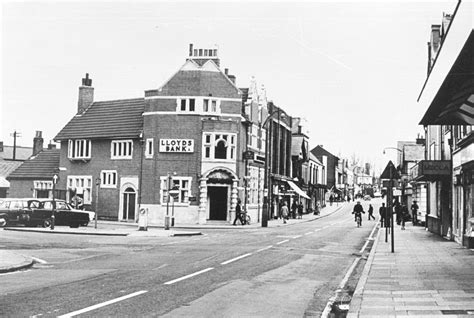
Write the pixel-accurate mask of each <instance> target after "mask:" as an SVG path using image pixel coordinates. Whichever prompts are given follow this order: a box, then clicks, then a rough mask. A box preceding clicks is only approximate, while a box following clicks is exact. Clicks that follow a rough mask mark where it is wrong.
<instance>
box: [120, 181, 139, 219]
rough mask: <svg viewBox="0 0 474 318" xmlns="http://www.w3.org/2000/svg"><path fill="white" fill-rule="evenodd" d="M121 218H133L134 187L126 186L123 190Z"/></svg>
mask: <svg viewBox="0 0 474 318" xmlns="http://www.w3.org/2000/svg"><path fill="white" fill-rule="evenodd" d="M122 195H123V200H122V202H123V203H122V220H125V221H134V220H135V207H136V205H137V193H136V191H135V189H133V188H131V187H128V188H126V189H125V191H123V194H122Z"/></svg>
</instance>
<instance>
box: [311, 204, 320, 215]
mask: <svg viewBox="0 0 474 318" xmlns="http://www.w3.org/2000/svg"><path fill="white" fill-rule="evenodd" d="M319 210H320V208H319V202H316V205H315V206H314V212H313V215H319Z"/></svg>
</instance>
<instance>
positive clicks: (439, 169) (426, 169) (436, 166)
mask: <svg viewBox="0 0 474 318" xmlns="http://www.w3.org/2000/svg"><path fill="white" fill-rule="evenodd" d="M421 171H422V173H421V174H423V175H436V176H449V175H451V162H450V161H447V160H425V161H422V162H421Z"/></svg>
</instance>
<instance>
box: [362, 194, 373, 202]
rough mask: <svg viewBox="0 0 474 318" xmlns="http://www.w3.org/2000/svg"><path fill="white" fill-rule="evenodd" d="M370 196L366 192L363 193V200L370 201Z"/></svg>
mask: <svg viewBox="0 0 474 318" xmlns="http://www.w3.org/2000/svg"><path fill="white" fill-rule="evenodd" d="M371 199H372V197H371V196H370V195H368V194H366V195H364V201H370V200H371Z"/></svg>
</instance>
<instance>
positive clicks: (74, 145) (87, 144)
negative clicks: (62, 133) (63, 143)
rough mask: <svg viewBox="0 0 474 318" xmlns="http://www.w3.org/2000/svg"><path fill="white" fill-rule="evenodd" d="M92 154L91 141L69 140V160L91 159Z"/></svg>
mask: <svg viewBox="0 0 474 318" xmlns="http://www.w3.org/2000/svg"><path fill="white" fill-rule="evenodd" d="M91 153H92V144H91V141H90V139H69V141H68V152H67V154H68V155H67V157H68V158H69V159H90V158H91Z"/></svg>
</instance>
